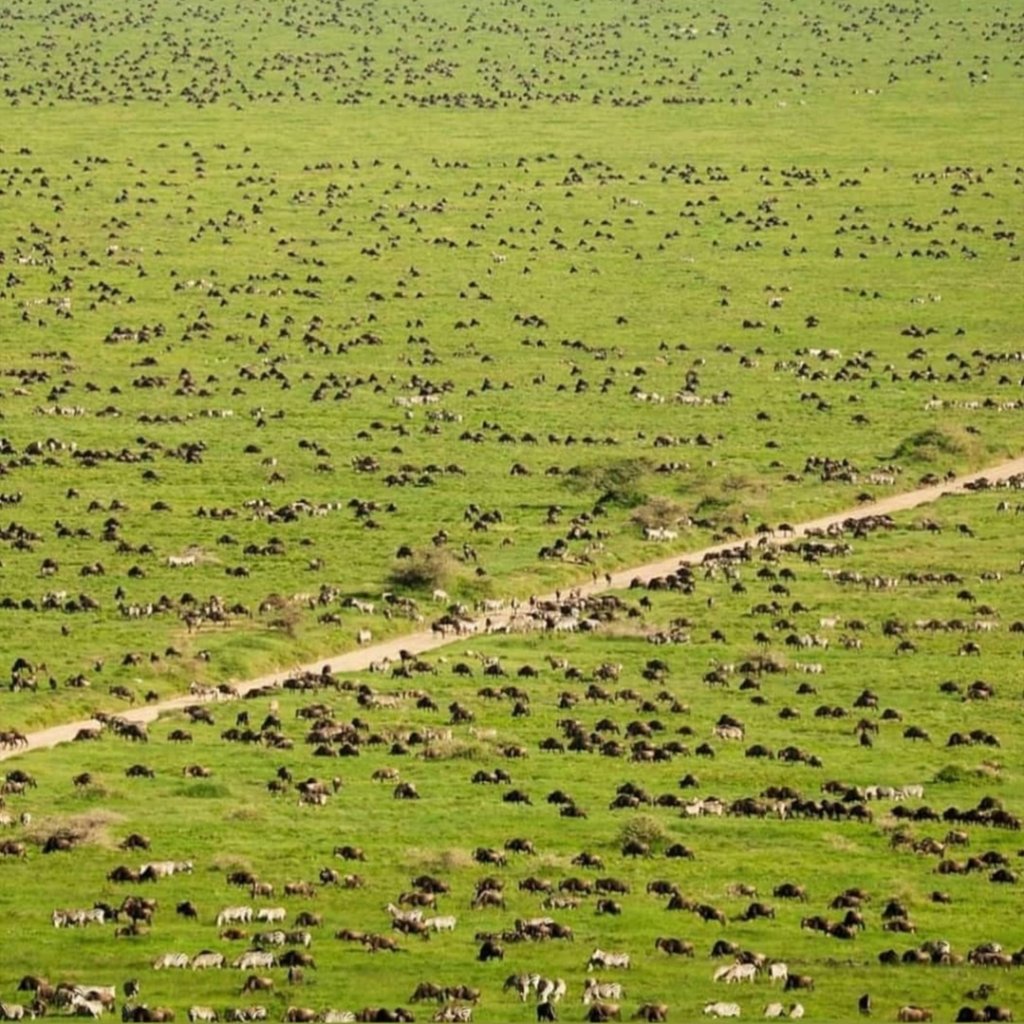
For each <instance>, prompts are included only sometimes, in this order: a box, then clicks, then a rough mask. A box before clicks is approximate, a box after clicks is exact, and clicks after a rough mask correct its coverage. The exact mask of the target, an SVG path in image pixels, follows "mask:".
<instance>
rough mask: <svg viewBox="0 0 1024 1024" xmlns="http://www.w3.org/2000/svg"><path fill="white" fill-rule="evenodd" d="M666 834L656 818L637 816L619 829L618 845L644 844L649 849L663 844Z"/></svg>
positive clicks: (647, 815) (646, 815)
mask: <svg viewBox="0 0 1024 1024" xmlns="http://www.w3.org/2000/svg"><path fill="white" fill-rule="evenodd" d="M667 838H668V833H667V832H666V831H665V826H664V825H662V823H661V822H660V821H658V819H657V818H653V817H651V815H649V814H637V815H634V816H633V817H632V818H630V819H629V821H627V822H626V823H625V824H624V825H623V826H622V828H621V829H619V845H620V846H622V845H624V844H626V843H631V842H637V843H646V844H647V845H648V846H649V847H651V849H653V848H654V847H656V846H658V845H659V844H661V843H663V842H665V840H666V839H667Z"/></svg>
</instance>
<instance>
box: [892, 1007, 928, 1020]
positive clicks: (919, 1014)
mask: <svg viewBox="0 0 1024 1024" xmlns="http://www.w3.org/2000/svg"><path fill="white" fill-rule="evenodd" d="M896 1019H897V1020H898V1021H911V1022H919V1021H930V1020H931V1019H932V1011H931V1010H926V1009H925V1008H924V1007H922V1006H913V1005H909V1006H901V1007H900V1008H899V1011H898V1012H897V1014H896Z"/></svg>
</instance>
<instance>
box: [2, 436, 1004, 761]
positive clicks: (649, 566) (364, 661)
mask: <svg viewBox="0 0 1024 1024" xmlns="http://www.w3.org/2000/svg"><path fill="white" fill-rule="evenodd" d="M1021 474H1024V456H1018V457H1017V458H1015V459H1010V460H1008V461H1006V462H1001V463H998V464H997V465H994V466H989V467H987V468H986V469H981V470H977V471H976V472H974V473H969V474H966V475H964V476H961V477H956V478H955V479H953V480H946V481H943V482H942V483H940V484H936V485H934V486H930V487H918V488H915V489H914V490H912V491H903V492H901V493H899V494H893V495H890V496H889V497H886V498H881V499H879V500H877V501H872V502H865V503H864V504H862V505H858V506H856V507H855V508H848V509H845V510H844V511H841V512H835V513H832V514H831V515H826V516H821V517H819V518H817V519H809V520H807V521H806V522H802V523H796V524H793V535H794V536H796V537H802V536H806V535H807V534H808V533H809V532H815V531H818V530H824V529H827V528H828V527H829V526H832V525H834V524H838V523H841V522H842V521H843V520H845V519H849V518H851V517H862V516H869V515H888V514H891V513H893V512H902V511H906V510H907V509H912V508H917V507H918V506H920V505H928V504H931V503H932V502H935V501H938V500H939V499H940V498H942V497H943V496H945V495H953V494H963V493H964V492H965V491H968V490H970V489H971V487H972V485H974V484H976V483H977V482H979V481H981V480H983V479H984V480H987V481H988V482H989V483H990V484H997V483H1000V482H1002V481H1005V480H1007V479H1009V478H1010V477H1013V476H1018V475H1021ZM756 539H757V538H756V537H755V536H748V537H739V538H733V539H732V540H729V541H726V542H724V543H721V544H712V545H710V546H708V547H704V548H699V549H697V550H693V551H683V552H676V553H674V554H672V555H669V556H667V557H665V558H660V559H658V560H657V561H655V562H647V563H645V564H643V565H638V566H633V567H629V568H626V569H619V570H617V571H616V572H612V573H610V574H608V576H603V577H599V578H598V580H596V581H593V582H591V583H582V584H579V585H577V586H575V587H574V588H573V590H574V592H575V593H578V594H582V595H584V596H587V595H591V594H598V593H601V592H602V591H605V590H625V589H626V588H627V587H628V586H629V585H630V583H631V582H632V581H633V580H636V579H640V580H644V581H646V580H650V579H652V578H653V577H655V576H664V575H667V574H668V573H671V572H674V571H675V569H676V568H677V567H678V566H679V565H681V564H683V563H695V562H699V561H701V560H702V559H703V558H705V557H706V556H707V555H709V554H714V553H716V552H720V551H724V550H726V549H728V548H735V547H736V546H737V545H742V544H744V543H746V542H747V541H751V540H756ZM554 597H555V595H554V594H546V595H540V596H538V600H545V599H548V598H551V599H553V598H554ZM506 620H507V613H504V614H502V613H499V614H497V615H492V616H491V622H492V624H493V625H499V626H500V625H502V624H503V623H504V622H505V621H506ZM464 640H465V638H464V637H463V638H459V639H453V638H451V637H439V636H437V635H436V634H435V633H433V632H432V631H431V630H420V631H418V632H415V633H407V634H404V635H403V636H399V637H393V638H392V639H390V640H386V641H383V642H381V643H378V644H371V645H368V646H366V647H361V648H359V649H357V650H354V651H347V652H346V653H344V654H340V655H336V656H335V657H328V658H321V659H318V660H317V661H316V662H312V663H309V664H305V665H296V666H293V667H292V668H288V669H282V670H280V671H278V672H273V673H269V674H267V675H262V676H258V677H256V678H254V679H248V680H246V681H244V682H237V683H232V684H231V687H232V689H233V690H234V692H235V693H236V694H237V695H238V696H239V697H242V696H244V695H245V694H246V693H248V692H250V691H251V690H254V689H260V688H263V687H277V686H281V685H282V683H284V681H285V680H286V679H288V678H289V677H291V676H295V675H297V674H299V673H302V672H319V671H320V670H321V669H322V668H323V667H324V666H325V665H326V666H328V667H329V668H330V670H331V671H332V672H363V671H366V669H367V668H368V667H369V665H370V663H371V662H374V661H381V660H383V659H385V658H387V659H391V660H394V659H396V658H398V657H399V651H402V650H405V651H409V652H411V653H413V654H422V653H424V652H426V651H431V650H436V649H437V648H440V647H445V646H447V645H449V644H452V643H457V642H460V641H462V642H464ZM199 699H201V698H197V697H196V696H195V695H194V694H185V695H182V696H180V697H174V698H171V699H170V700H165V701H160V702H159V703H155V704H147V705H145V706H140V707H136V708H130V709H128V710H126V711H124V712H121V713H120V716H119V717H121V718H124V719H126V720H128V721H131V722H141V723H146V722H152V721H154V720H156V719H157V718H158V717H159V716H160V715H162V714H165V713H167V712H169V711H175V710H179V709H181V708H184V707H187V706H188V705H190V704H195V703H197V701H198V700H199ZM99 725H100V723H99V722H98V721H97V720H96V719H93V718H88V719H82V720H80V721H77V722H66V723H64V724H62V725H55V726H51V727H50V728H48V729H40V730H39V731H37V732H32V733H29V734H28V735H27V740H28V744H27V746H25V745H23V746H21V747H20V748H18V749H16V750H6V751H0V761H4V760H7V759H8V758H11V757H16V756H19V755H21V754H25V753H29V752H31V751H35V750H45V749H50V748H52V747H55V746H57V745H59V744H61V743H68V742H71V741H72V740H73V739H74V738H75V735H76V734H77V733H78V731H79V730H80V729H87V728H96V727H97V726H99Z"/></svg>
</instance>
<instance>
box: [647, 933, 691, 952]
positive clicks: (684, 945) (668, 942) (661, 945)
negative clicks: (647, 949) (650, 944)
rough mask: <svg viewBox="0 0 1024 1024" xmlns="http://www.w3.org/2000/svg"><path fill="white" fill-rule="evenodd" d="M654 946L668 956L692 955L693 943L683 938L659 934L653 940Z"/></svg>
mask: <svg viewBox="0 0 1024 1024" xmlns="http://www.w3.org/2000/svg"><path fill="white" fill-rule="evenodd" d="M654 948H655V949H658V950H660V951H661V952H662V953H668V954H669V956H689V957H692V956H693V955H694V948H693V943H692V942H686V941H684V940H683V939H673V938H665V937H663V936H660V937H658V938H657V939H655V940H654Z"/></svg>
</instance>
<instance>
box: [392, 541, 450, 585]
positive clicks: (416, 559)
mask: <svg viewBox="0 0 1024 1024" xmlns="http://www.w3.org/2000/svg"><path fill="white" fill-rule="evenodd" d="M454 574H455V559H454V558H453V557H452V556H451V554H450V553H449V552H448V551H446V550H445V549H444V548H426V549H423V548H418V549H417V550H415V551H414V552H413V553H412V556H411V557H410V558H403V559H401V560H399V561H396V562H395V564H394V567H393V568H392V570H391V573H390V575H389V576H388V579H389V581H390V583H391V584H392V585H393V586H396V587H407V588H409V589H412V590H436V589H438V588H443V587H445V586H447V585H448V583H449V582H450V580H451V578H452V577H453V576H454Z"/></svg>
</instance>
